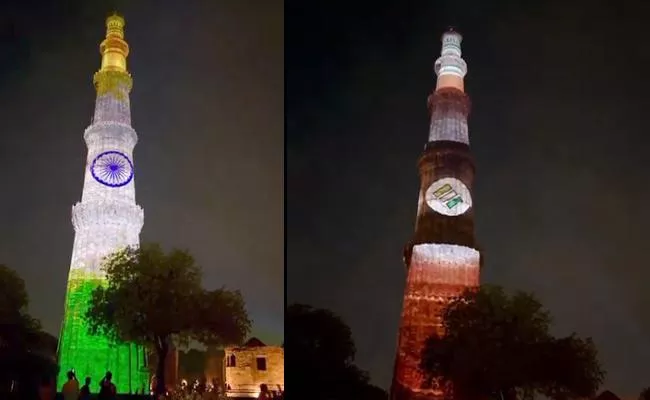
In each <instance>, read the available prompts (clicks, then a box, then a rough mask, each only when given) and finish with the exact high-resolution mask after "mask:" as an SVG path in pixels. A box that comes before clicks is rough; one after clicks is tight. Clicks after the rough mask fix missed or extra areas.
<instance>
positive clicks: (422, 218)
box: [391, 30, 481, 400]
mask: <svg viewBox="0 0 650 400" xmlns="http://www.w3.org/2000/svg"><path fill="white" fill-rule="evenodd" d="M461 41H462V37H461V35H460V34H459V33H457V32H455V31H453V30H449V31H448V32H445V33H444V34H443V36H442V52H441V55H440V57H439V58H438V59H437V60H436V63H435V72H436V75H437V76H438V79H437V83H436V89H435V91H434V92H433V94H431V96H429V99H428V106H429V110H430V112H431V125H430V129H429V141H428V143H427V144H426V145H425V147H424V152H423V154H422V156H421V157H420V160H419V162H418V168H419V171H420V195H419V200H418V212H417V218H416V222H415V233H414V235H413V237H412V239H411V241H410V242H409V243H408V244H407V246H406V248H405V251H404V263H405V264H406V267H407V278H406V288H405V293H404V304H403V308H402V317H401V322H400V327H399V339H398V345H397V346H398V347H397V357H396V360H395V371H394V375H393V384H392V387H391V399H392V400H405V399H438V398H441V397H442V396H443V395H444V393H443V390H442V388H441V387H438V386H437V385H436V384H434V385H433V387H427V386H426V385H425V384H424V382H423V376H422V374H421V373H420V371H419V368H418V367H419V363H420V354H421V351H422V348H423V346H424V343H425V341H426V339H427V338H428V337H430V336H431V335H433V334H444V332H443V329H442V310H443V309H444V307H445V305H446V304H447V303H448V302H449V301H450V299H451V298H453V297H454V296H457V295H459V294H460V293H461V292H462V291H464V290H465V289H466V288H468V287H476V286H478V284H479V268H480V261H481V257H480V254H479V252H478V250H477V245H476V240H475V237H474V207H473V201H472V183H473V180H474V161H473V159H472V155H471V153H470V148H469V134H468V129H467V116H468V113H469V98H468V97H467V95H466V94H465V88H464V82H463V78H464V77H465V74H466V73H467V65H466V64H465V61H464V60H463V59H462V58H461V49H460V44H461Z"/></svg>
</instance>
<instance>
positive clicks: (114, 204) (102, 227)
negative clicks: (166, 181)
mask: <svg viewBox="0 0 650 400" xmlns="http://www.w3.org/2000/svg"><path fill="white" fill-rule="evenodd" d="M124 25H125V23H124V19H123V18H122V17H121V16H119V15H111V16H110V17H108V18H107V20H106V38H105V39H104V41H103V42H102V43H101V45H100V53H101V55H102V63H101V68H100V69H99V71H97V72H96V73H95V75H94V77H93V82H94V85H95V89H96V91H97V97H96V102H95V113H94V116H93V120H92V123H91V125H90V126H89V127H88V128H86V131H85V132H84V140H85V142H86V145H87V148H88V155H87V158H86V169H85V174H84V185H83V191H82V196H81V202H79V203H77V204H75V205H74V206H73V207H72V224H73V226H74V229H75V238H74V244H73V250H72V260H71V263H70V274H69V276H68V288H67V292H66V301H65V314H64V320H63V323H62V326H61V336H60V340H59V364H60V368H61V369H60V373H59V379H58V385H59V386H60V385H62V384H63V382H65V380H66V378H65V374H66V373H67V372H68V371H69V370H75V372H76V374H77V376H78V377H79V379H82V378H85V377H86V376H90V377H91V379H92V380H93V382H95V383H99V382H100V381H101V379H102V377H103V376H104V374H105V373H106V372H107V371H111V373H112V374H113V382H114V383H115V385H116V386H117V388H118V392H119V393H129V392H131V393H133V392H135V391H136V390H138V391H140V392H142V391H143V390H145V389H147V388H148V382H147V381H148V374H147V373H146V369H145V365H144V363H145V354H144V350H143V349H142V348H141V347H139V346H135V345H131V344H116V343H112V342H111V341H110V340H109V339H108V338H106V337H103V336H93V335H90V334H89V332H88V326H87V323H86V321H85V318H84V315H85V312H86V310H87V309H88V302H89V300H90V295H91V293H92V291H93V290H94V289H95V288H97V287H98V286H99V285H102V284H103V283H104V282H105V275H104V273H103V271H102V269H101V264H102V260H103V259H104V258H105V257H106V256H108V255H110V254H112V253H114V252H115V251H117V250H119V249H122V248H124V247H126V246H138V245H139V242H140V231H141V230H142V226H143V222H144V213H143V210H142V208H141V207H140V206H138V205H137V204H136V202H135V180H134V175H133V173H134V171H133V169H134V165H133V149H134V147H135V145H136V142H137V135H136V133H135V130H134V129H133V128H132V127H131V111H130V104H129V92H130V90H131V86H132V79H131V75H130V74H129V72H128V70H127V68H126V59H127V56H128V54H129V46H128V44H127V43H126V41H124Z"/></svg>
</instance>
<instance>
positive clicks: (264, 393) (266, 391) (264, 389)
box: [257, 383, 273, 400]
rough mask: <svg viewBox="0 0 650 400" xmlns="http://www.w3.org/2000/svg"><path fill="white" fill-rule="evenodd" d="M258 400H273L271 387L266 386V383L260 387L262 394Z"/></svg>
mask: <svg viewBox="0 0 650 400" xmlns="http://www.w3.org/2000/svg"><path fill="white" fill-rule="evenodd" d="M257 398H258V399H264V400H271V399H272V398H273V397H271V392H269V387H268V386H266V383H262V384H261V385H260V394H259V396H257Z"/></svg>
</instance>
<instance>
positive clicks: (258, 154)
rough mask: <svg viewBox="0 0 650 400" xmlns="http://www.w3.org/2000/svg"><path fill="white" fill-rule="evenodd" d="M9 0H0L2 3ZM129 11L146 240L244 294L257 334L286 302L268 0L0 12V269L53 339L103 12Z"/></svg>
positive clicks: (278, 60)
mask: <svg viewBox="0 0 650 400" xmlns="http://www.w3.org/2000/svg"><path fill="white" fill-rule="evenodd" d="M3 4H5V3H3ZM112 9H117V10H118V11H120V12H121V13H122V14H124V15H125V18H126V39H127V41H128V42H129V44H130V46H131V55H130V57H129V70H130V72H131V73H132V75H133V78H134V87H133V92H132V96H131V104H132V111H133V126H134V128H135V129H136V131H137V133H138V135H139V143H138V145H137V146H136V148H135V153H134V154H135V164H136V168H137V175H136V193H137V201H138V203H139V204H140V205H142V206H143V207H144V210H145V224H144V229H143V232H142V235H141V240H142V241H147V242H149V241H155V242H160V243H162V244H163V245H164V246H165V247H167V248H172V247H179V248H187V249H189V250H190V252H191V253H192V254H193V255H194V256H195V257H196V259H197V261H198V263H199V264H200V265H201V266H202V267H203V268H204V275H205V276H204V282H205V284H206V286H207V287H209V288H216V287H219V286H221V285H226V286H228V287H230V288H239V289H241V290H242V291H243V294H244V296H245V298H246V301H247V305H248V310H249V313H250V315H251V317H252V319H253V320H254V327H253V334H254V335H258V337H260V338H261V339H262V340H263V341H267V342H270V343H278V344H279V343H280V342H281V341H282V337H283V329H284V322H283V309H284V299H283V293H284V278H283V268H284V255H283V247H284V244H283V236H284V227H283V225H284V223H283V221H284V216H283V204H284V191H283V188H284V176H283V165H284V160H283V159H284V149H283V146H284V140H283V132H284V116H283V114H284V105H283V90H284V68H283V63H284V61H283V53H284V32H283V31H284V16H283V11H284V10H283V2H282V1H281V0H279V1H276V0H273V1H269V0H266V1H262V2H259V1H240V0H229V1H184V2H180V1H171V0H169V1H154V0H146V1H145V0H139V1H130V2H126V1H124V2H97V1H83V0H69V1H55V0H46V1H36V0H14V1H12V2H10V3H9V4H5V5H4V6H3V9H1V10H0V121H2V127H1V128H0V182H1V183H2V185H1V186H0V227H1V229H0V263H4V264H6V265H8V266H10V267H12V268H14V269H16V270H17V271H18V272H19V273H20V274H21V275H22V276H23V277H24V278H25V280H26V282H27V285H28V289H29V294H30V297H31V304H30V310H31V311H32V313H33V314H34V316H36V317H38V318H41V319H42V321H43V324H44V326H45V328H46V329H47V330H48V331H50V332H52V333H55V334H58V330H59V324H60V321H61V318H62V313H63V300H64V293H65V284H66V279H67V273H68V268H69V263H70V256H71V252H72V240H73V228H72V225H71V222H70V210H71V207H72V205H73V204H74V203H75V202H77V201H79V200H80V198H81V189H82V180H83V173H84V165H85V157H86V147H85V143H84V141H83V131H84V129H85V128H86V127H87V126H88V124H89V122H90V118H91V117H92V112H93V107H94V99H95V93H94V88H93V85H92V75H93V73H94V72H95V71H97V69H98V68H99V64H100V55H99V50H98V46H99V43H100V41H101V40H102V39H103V37H104V35H105V25H104V19H105V17H106V15H107V14H108V12H109V11H111V10H112Z"/></svg>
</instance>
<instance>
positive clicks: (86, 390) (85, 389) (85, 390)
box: [79, 376, 90, 400]
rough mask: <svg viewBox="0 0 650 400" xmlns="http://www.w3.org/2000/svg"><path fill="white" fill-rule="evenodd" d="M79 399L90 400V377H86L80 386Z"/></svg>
mask: <svg viewBox="0 0 650 400" xmlns="http://www.w3.org/2000/svg"><path fill="white" fill-rule="evenodd" d="M79 400H90V377H89V376H87V377H86V383H85V384H84V385H83V386H82V387H81V391H80V392H79Z"/></svg>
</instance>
